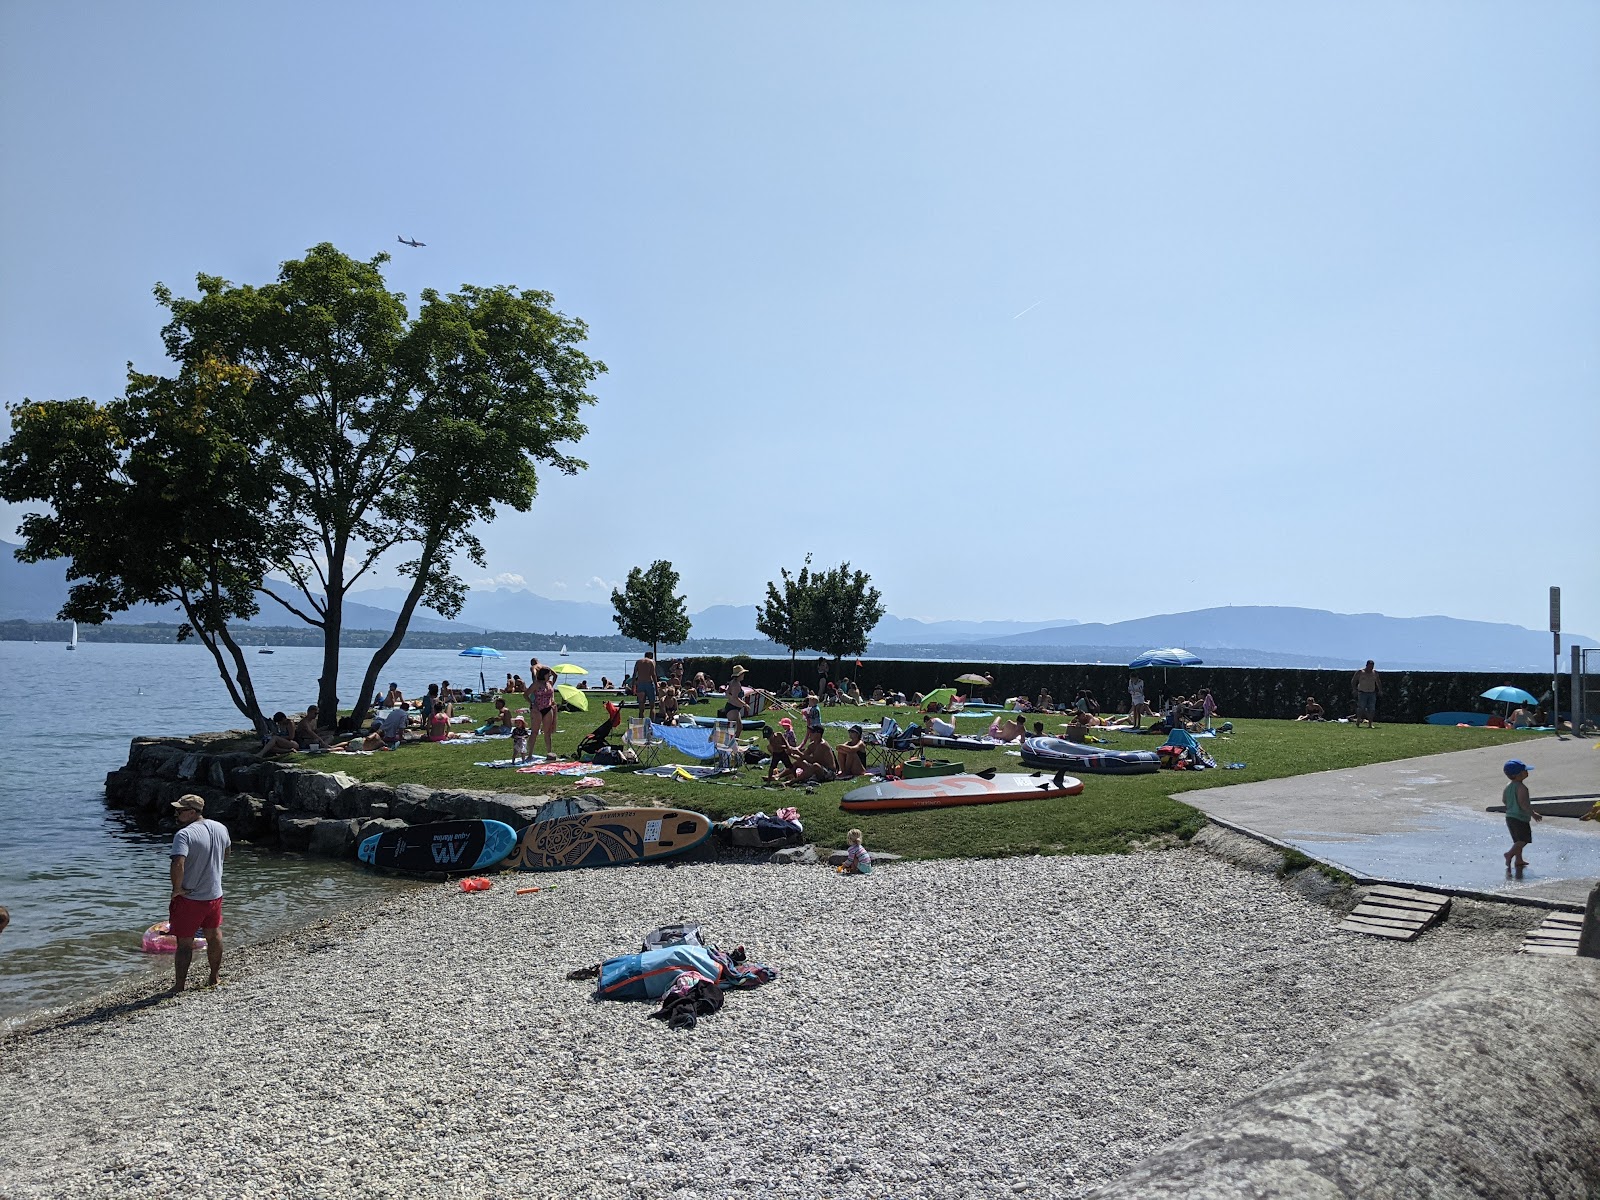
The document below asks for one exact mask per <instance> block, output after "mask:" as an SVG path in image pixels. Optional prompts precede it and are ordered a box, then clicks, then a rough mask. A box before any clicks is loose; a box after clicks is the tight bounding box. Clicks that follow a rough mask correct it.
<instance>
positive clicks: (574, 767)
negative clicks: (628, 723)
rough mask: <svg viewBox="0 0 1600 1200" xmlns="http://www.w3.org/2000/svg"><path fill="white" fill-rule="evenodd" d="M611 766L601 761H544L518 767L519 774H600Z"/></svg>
mask: <svg viewBox="0 0 1600 1200" xmlns="http://www.w3.org/2000/svg"><path fill="white" fill-rule="evenodd" d="M609 770H611V768H610V767H607V766H603V765H601V764H600V763H575V762H559V761H558V762H542V763H534V764H533V765H532V766H527V767H518V768H517V774H518V775H598V774H599V773H600V772H601V771H609Z"/></svg>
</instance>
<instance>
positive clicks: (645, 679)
mask: <svg viewBox="0 0 1600 1200" xmlns="http://www.w3.org/2000/svg"><path fill="white" fill-rule="evenodd" d="M633 694H634V695H636V696H638V697H639V715H640V716H641V717H643V718H644V719H645V720H646V721H648V720H650V718H651V717H653V716H654V715H655V711H656V652H655V651H654V650H646V651H645V652H644V657H643V658H641V659H640V660H639V661H638V662H636V663H634V664H633Z"/></svg>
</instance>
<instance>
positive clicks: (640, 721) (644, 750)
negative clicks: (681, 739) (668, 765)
mask: <svg viewBox="0 0 1600 1200" xmlns="http://www.w3.org/2000/svg"><path fill="white" fill-rule="evenodd" d="M622 744H623V745H624V746H626V747H627V748H628V749H629V750H632V751H633V752H634V753H635V754H636V755H638V756H639V762H640V763H641V764H642V765H644V766H647V767H653V766H655V765H656V763H658V762H660V761H661V748H662V747H663V746H665V745H666V743H665V742H664V741H662V740H661V739H660V738H658V737H656V736H655V734H654V733H653V732H652V730H651V727H650V722H649V721H646V720H645V719H644V718H643V717H629V718H628V728H627V731H626V732H625V733H624V734H623V735H622Z"/></svg>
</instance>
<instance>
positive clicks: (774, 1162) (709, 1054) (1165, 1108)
mask: <svg viewBox="0 0 1600 1200" xmlns="http://www.w3.org/2000/svg"><path fill="white" fill-rule="evenodd" d="M554 881H555V882H558V883H559V887H558V888H557V889H556V890H555V891H549V890H546V891H541V892H539V893H537V894H534V895H527V896H517V895H515V894H514V888H515V887H516V886H517V885H518V884H519V883H521V884H527V883H530V882H531V883H538V884H547V883H549V882H552V877H549V876H545V877H537V878H532V879H531V880H530V878H529V877H525V876H524V877H518V876H501V877H497V878H496V881H495V886H494V887H493V889H492V890H490V891H488V892H481V893H461V892H460V891H458V890H456V889H454V888H453V887H449V886H445V885H441V886H439V887H436V888H426V889H421V890H419V891H417V892H414V893H409V894H407V895H405V896H402V897H399V898H392V897H391V898H389V899H386V900H385V901H384V902H382V904H381V905H379V906H377V907H375V908H371V909H368V910H364V911H362V912H358V913H355V914H352V915H350V916H348V917H344V918H341V919H339V920H337V921H335V922H333V923H332V924H331V926H330V927H328V928H325V929H323V930H320V931H310V932H308V933H306V934H305V935H304V936H302V937H297V938H290V939H287V940H285V941H284V942H282V943H280V944H278V945H276V946H275V947H273V948H271V949H270V950H269V951H266V952H259V951H258V952H255V953H251V954H245V955H242V956H240V957H241V959H242V961H241V963H240V964H239V969H238V970H237V973H234V974H228V973H227V972H225V975H224V985H223V986H222V987H220V988H218V989H214V990H197V991H192V992H190V993H189V994H187V995H185V996H183V997H180V998H178V999H175V1000H170V1001H164V1002H162V1003H159V1004H155V1005H152V1006H149V1007H144V1008H142V1009H138V1010H136V1011H131V1012H128V1013H126V1014H124V1015H119V1016H116V1017H113V1018H112V1019H110V1020H104V1021H92V1022H79V1023H76V1024H65V1025H58V1026H55V1027H51V1028H47V1029H45V1030H43V1031H40V1032H34V1033H29V1034H21V1035H18V1036H15V1037H13V1038H11V1039H9V1040H8V1041H6V1042H4V1043H0V1058H3V1062H0V1094H3V1095H4V1096H5V1097H6V1098H7V1099H6V1103H5V1104H4V1105H3V1106H0V1196H4V1197H8V1198H17V1200H21V1198H23V1197H46V1196H48V1197H79V1196H96V1197H98V1196H119V1197H121V1196H126V1197H146V1196H148V1197H157V1196H163V1197H164V1196H171V1195H179V1194H185V1193H189V1194H207V1195H219V1196H220V1195H227V1196H238V1197H260V1198H263V1200H265V1198H268V1197H273V1198H275V1197H306V1196H316V1197H324V1196H326V1197H390V1196H394V1197H401V1196H405V1197H412V1196H415V1197H420V1198H423V1200H432V1198H434V1197H499V1196H506V1197H545V1196H550V1197H557V1196H559V1197H573V1198H581V1197H632V1196H668V1197H684V1198H689V1197H735V1196H738V1197H743V1196H747V1195H749V1194H751V1193H752V1192H761V1193H765V1194H769V1195H775V1196H783V1197H806V1198H808V1200H817V1198H822V1197H883V1196H895V1197H999V1196H1005V1197H1014V1196H1018V1195H1026V1196H1061V1197H1067V1196H1075V1195H1080V1194H1082V1193H1084V1192H1086V1191H1088V1190H1089V1189H1090V1188H1091V1187H1093V1186H1094V1185H1096V1184H1098V1183H1101V1182H1104V1181H1106V1180H1108V1179H1110V1178H1113V1177H1114V1176H1116V1175H1117V1174H1118V1173H1119V1172H1121V1171H1122V1170H1124V1169H1126V1168H1127V1167H1129V1166H1131V1165H1132V1164H1133V1163H1134V1162H1136V1161H1137V1160H1138V1159H1140V1158H1141V1157H1143V1156H1144V1155H1145V1154H1147V1153H1149V1152H1150V1151H1152V1150H1154V1149H1156V1148H1157V1147H1159V1146H1161V1145H1163V1144H1165V1143H1166V1142H1169V1141H1171V1140H1172V1139H1173V1138H1175V1137H1176V1136H1177V1135H1179V1134H1181V1133H1182V1132H1184V1131H1185V1130H1186V1129H1188V1128H1189V1127H1190V1126H1191V1125H1192V1124H1193V1123H1194V1122H1195V1121H1196V1120H1197V1119H1198V1118H1199V1117H1200V1116H1201V1115H1203V1114H1205V1113H1207V1112H1209V1111H1211V1110H1213V1109H1215V1108H1217V1107H1218V1106H1221V1105H1225V1104H1227V1103H1229V1102H1230V1101H1232V1100H1235V1099H1237V1098H1239V1097H1241V1096H1243V1095H1245V1094H1247V1093H1248V1092H1250V1091H1251V1090H1253V1089H1254V1088H1255V1087H1256V1086H1258V1085H1259V1084H1261V1083H1263V1082H1265V1080H1266V1079H1268V1078H1269V1077H1271V1076H1272V1075H1274V1074H1276V1073H1278V1072H1280V1071H1282V1070H1285V1069H1287V1068H1289V1067H1291V1066H1293V1065H1295V1064H1296V1063H1299V1062H1301V1061H1303V1060H1304V1059H1305V1058H1307V1057H1308V1056H1310V1055H1312V1054H1314V1053H1315V1052H1316V1051H1317V1050H1318V1049H1319V1048H1320V1047H1322V1046H1325V1045H1327V1044H1328V1043H1329V1042H1330V1041H1331V1040H1332V1039H1334V1038H1335V1037H1337V1036H1339V1035H1341V1034H1343V1033H1346V1032H1348V1031H1349V1030H1350V1029H1351V1028H1352V1027H1353V1026H1355V1025H1357V1024H1359V1023H1360V1022H1361V1021H1362V1020H1363V1019H1364V1018H1365V1017H1367V1016H1370V1015H1374V1014H1377V1013H1381V1012H1384V1011H1387V1010H1388V1009H1391V1008H1393V1007H1395V1006H1396V1005H1398V1004H1400V1003H1402V1002H1404V1001H1405V1000H1407V999H1409V998H1410V997H1412V996H1414V995H1415V994H1417V993H1419V992H1421V991H1424V990H1426V989H1427V988H1428V987H1430V986H1431V985H1433V984H1434V983H1436V982H1438V981H1439V980H1441V979H1443V978H1444V977H1445V976H1447V975H1449V974H1451V973H1453V972H1454V971H1456V970H1459V969H1461V968H1463V967H1466V966H1470V965H1472V964H1474V963H1477V962H1479V961H1481V960H1482V959H1483V958H1485V957H1487V956H1492V955H1503V954H1509V953H1510V952H1512V951H1514V950H1515V948H1516V946H1517V942H1518V938H1519V936H1520V928H1519V927H1518V926H1520V925H1531V924H1532V923H1534V920H1533V919H1529V920H1526V921H1520V922H1507V921H1505V920H1503V919H1499V918H1494V917H1487V918H1484V919H1474V916H1473V906H1471V905H1470V904H1468V905H1462V904H1459V903H1458V906H1457V914H1456V915H1455V916H1453V917H1452V919H1451V920H1450V921H1449V922H1447V923H1446V924H1445V925H1444V926H1442V927H1440V928H1438V929H1436V930H1434V931H1431V932H1430V933H1429V934H1427V935H1426V936H1425V937H1424V938H1423V939H1421V940H1420V941H1419V942H1417V943H1414V944H1407V945H1396V944H1392V943H1388V942H1384V941H1380V940H1378V939H1372V938H1363V937H1359V936H1355V935H1351V934H1347V933H1340V932H1337V931H1336V930H1335V928H1334V927H1335V925H1336V924H1337V922H1338V919H1339V918H1338V915H1337V914H1336V913H1334V912H1332V911H1330V909H1329V908H1328V907H1325V906H1323V905H1320V904H1316V903H1313V902H1311V901H1309V900H1307V899H1305V898H1304V897H1302V896H1301V895H1299V894H1297V893H1296V892H1295V891H1294V890H1292V889H1291V888H1289V887H1287V886H1285V885H1284V884H1283V883H1281V882H1279V881H1278V880H1276V879H1274V878H1272V877H1271V876H1270V875H1265V874H1262V873H1259V872H1252V871H1249V870H1245V869H1242V868H1240V867H1238V866H1234V865H1231V864H1230V863H1228V862H1225V861H1222V860H1220V859H1218V858H1214V857H1211V856H1210V855H1208V854H1206V853H1204V852H1202V851H1200V850H1198V849H1193V848H1184V849H1175V850H1166V851H1161V852H1149V853H1139V854H1132V855H1122V856H1104V857H1075V858H1016V859H1003V860H945V861H938V862H915V863H902V864H897V865H895V866H893V867H890V868H885V869H880V870H879V871H877V872H875V873H873V874H872V875H869V876H862V877H844V876H839V875H836V874H835V873H834V872H832V871H830V870H827V869H825V868H817V867H779V866H770V865H759V866H757V865H728V864H715V863H707V864H686V865H682V866H676V867H665V866H655V867H641V868H627V869H613V870H605V871H586V872H572V873H567V874H564V875H562V876H560V877H559V879H556V880H554ZM1479 907H1480V908H1482V909H1485V910H1487V909H1491V908H1493V907H1495V906H1487V905H1485V906H1479ZM686 917H690V918H696V919H699V920H700V921H702V922H703V923H704V925H705V927H706V928H707V930H708V931H709V932H710V933H711V934H712V935H713V937H714V940H716V941H717V942H718V943H719V944H721V945H723V946H731V945H733V944H736V943H743V944H744V945H746V946H747V947H748V949H749V951H750V955H751V957H752V959H754V960H756V961H762V962H768V963H771V964H773V965H774V966H776V967H778V968H779V971H780V973H781V974H780V978H779V979H778V981H777V982H775V983H773V984H770V985H768V986H766V987H763V988H760V989H757V990H754V991H750V992H738V993H733V994H730V995H729V996H728V998H727V1004H726V1005H725V1007H724V1008H723V1010H722V1012H720V1013H719V1014H716V1015H715V1016H711V1017H708V1018H705V1019H703V1020H702V1021H701V1023H700V1025H699V1026H698V1027H697V1028H695V1029H693V1030H687V1031H674V1030H669V1029H667V1028H666V1027H665V1025H664V1023H663V1022H660V1021H654V1020H650V1019H648V1018H647V1014H648V1013H649V1012H651V1011H653V1007H654V1006H653V1005H649V1004H644V1003H615V1002H599V1001H595V1000H593V999H592V998H591V990H592V986H593V985H592V984H591V983H579V982H572V981H569V980H567V979H566V978H565V975H566V972H567V971H568V970H570V969H571V968H573V967H575V966H582V965H584V964H588V963H594V962H598V961H599V960H601V959H603V958H606V957H609V956H611V955H614V954H620V953H625V952H627V951H629V950H631V949H634V948H636V947H637V944H638V939H639V937H640V936H641V934H642V933H643V932H644V931H645V930H646V929H649V928H651V927H652V926H654V925H657V924H661V923H665V922H669V921H674V920H678V919H681V918H686ZM195 971H196V974H198V975H199V977H200V978H202V979H203V978H204V967H203V964H199V963H197V965H196V968H195Z"/></svg>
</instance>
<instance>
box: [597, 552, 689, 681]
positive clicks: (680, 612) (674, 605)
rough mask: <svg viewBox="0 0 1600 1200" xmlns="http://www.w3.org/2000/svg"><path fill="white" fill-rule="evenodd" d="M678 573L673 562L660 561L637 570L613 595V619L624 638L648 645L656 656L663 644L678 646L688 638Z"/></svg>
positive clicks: (614, 589) (685, 613)
mask: <svg viewBox="0 0 1600 1200" xmlns="http://www.w3.org/2000/svg"><path fill="white" fill-rule="evenodd" d="M677 591H678V573H677V572H676V571H674V570H673V569H672V564H671V563H670V562H665V561H663V560H661V559H657V560H656V561H655V562H653V563H651V564H650V565H649V566H648V567H645V568H644V569H642V570H641V569H640V568H638V567H634V568H633V569H632V570H631V571H629V572H628V578H627V580H626V581H625V582H624V583H623V585H622V587H621V588H620V589H617V588H613V589H612V591H611V606H612V607H613V608H615V609H616V610H617V611H616V615H615V616H614V617H612V620H614V621H615V622H616V623H617V629H618V630H619V631H620V632H621V634H622V636H623V637H626V638H633V639H634V640H635V641H639V642H649V643H650V650H651V652H652V653H653V654H657V657H659V654H658V653H657V652H658V651H659V649H660V643H662V642H666V643H667V644H668V645H675V644H677V643H679V642H682V641H683V640H684V639H686V638H687V637H688V636H689V613H688V610H687V608H686V607H685V604H684V597H682V596H679V595H677V594H676V593H677Z"/></svg>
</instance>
